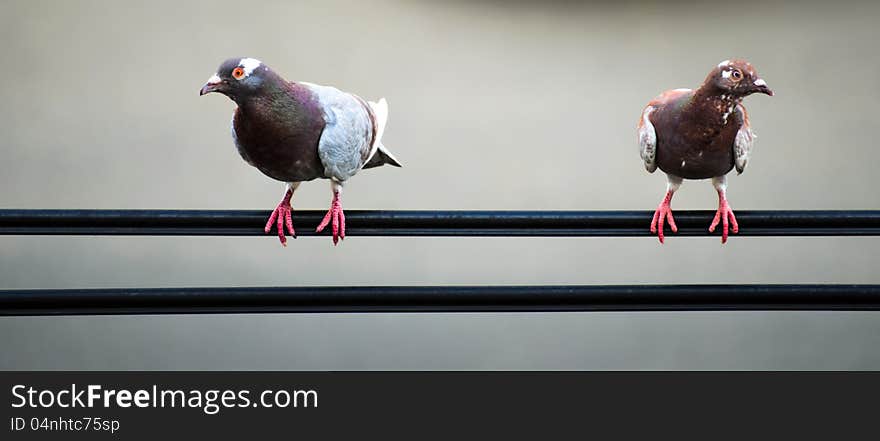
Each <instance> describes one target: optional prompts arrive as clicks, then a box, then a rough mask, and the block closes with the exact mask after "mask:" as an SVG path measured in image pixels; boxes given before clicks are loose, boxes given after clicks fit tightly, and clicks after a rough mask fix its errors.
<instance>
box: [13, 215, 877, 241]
mask: <svg viewBox="0 0 880 441" xmlns="http://www.w3.org/2000/svg"><path fill="white" fill-rule="evenodd" d="M652 214H653V212H650V211H379V210H351V211H347V212H346V224H347V235H350V236H650V235H651V233H650V231H648V226H649V224H650V221H651V216H652ZM714 214H715V213H714V212H713V211H678V212H676V213H675V220H676V223H677V224H678V228H679V231H678V233H671V232H670V233H667V235H669V236H674V235H678V236H706V235H710V233H709V232H708V231H707V229H708V226H709V223H710V222H711V220H712V218H713V216H714ZM268 216H269V212H268V211H201V210H0V234H5V235H153V236H160V235H161V236H265V235H266V233H264V232H263V226H264V225H265V223H266V220H267V218H268ZM323 216H324V212H322V211H313V210H307V211H295V212H294V227H295V228H296V231H297V234H298V235H302V236H312V235H315V234H316V233H315V232H314V229H315V226H317V224H318V223H319V221H320V220H321V218H322V217H323ZM736 216H737V220H738V221H739V226H740V232H739V235H741V236H877V235H880V210H858V211H824V210H823V211H745V210H744V211H737V212H736ZM328 230H329V229H328ZM667 231H668V227H667ZM325 234H329V233H325ZM714 234H715V235H718V234H720V227H719V228H718V229H717V230H716V232H715V233H714ZM273 235H274V233H273Z"/></svg>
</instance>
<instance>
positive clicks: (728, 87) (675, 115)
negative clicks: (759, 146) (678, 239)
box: [639, 60, 773, 243]
mask: <svg viewBox="0 0 880 441" xmlns="http://www.w3.org/2000/svg"><path fill="white" fill-rule="evenodd" d="M756 92H758V93H763V94H767V95H770V96H773V91H771V90H770V88H769V87H767V83H766V82H765V81H764V80H763V79H761V78H760V77H759V76H758V73H757V72H755V69H754V68H753V67H752V65H751V64H749V62H747V61H745V60H725V61H722V62H721V63H719V64H718V65H717V66H715V68H714V69H712V71H711V72H709V75H708V76H707V77H706V80H705V81H704V82H703V85H701V86H700V87H699V88H698V89H697V90H691V89H675V90H669V91H666V92H663V93H662V94H660V96H658V97H657V98H654V99H653V100H651V101H650V102H649V103H648V105H647V106H645V109H644V110H643V111H642V117H641V119H640V120H639V146H640V148H641V151H640V152H641V156H642V160H643V161H644V162H645V168H646V169H647V170H648V171H649V172H651V173H653V172H654V170H656V169H657V167H660V170H663V171H664V172H665V173H666V177H667V185H666V197H665V198H663V201H662V202H661V203H660V206H659V207H657V210H656V211H655V212H654V218H653V219H652V220H651V232H652V233H657V236H658V237H659V238H660V242H661V243H663V225H664V223H665V221H667V220H668V221H669V227H670V228H671V229H672V231H673V232H677V231H678V227H676V226H675V219H674V218H673V217H672V209H671V207H670V205H669V204H670V202H671V201H672V195H673V194H674V193H675V191H676V190H678V187H679V186H681V182H682V180H683V179H709V178H711V179H712V185H714V186H715V190H717V191H718V211H717V212H716V213H715V218H714V219H713V220H712V224H711V225H710V226H709V232H714V231H715V227H717V226H718V223H719V222H721V223H722V228H723V229H722V233H721V242H722V243H725V242H727V235H728V228H729V227H728V224H729V225H730V227H732V228H731V229H732V230H733V232H734V233H737V232H739V225H737V223H736V217H735V216H734V215H733V210H732V209H731V208H730V205H728V203H727V195H726V190H727V178H726V175H727V173H728V172H730V170H732V169H733V168H734V167H736V171H737V173H742V172H743V169H745V167H746V164H747V163H748V160H749V153H750V152H751V149H752V143H753V142H754V139H755V135H754V134H753V133H752V129H751V126H750V124H749V116H748V114H747V113H746V108H745V106H743V104H742V100H743V98H745V97H747V96H749V95H751V94H753V93H756Z"/></svg>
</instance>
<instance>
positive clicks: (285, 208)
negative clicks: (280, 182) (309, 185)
mask: <svg viewBox="0 0 880 441" xmlns="http://www.w3.org/2000/svg"><path fill="white" fill-rule="evenodd" d="M297 187H299V182H291V183H289V184H287V191H286V192H285V193H284V197H283V198H282V199H281V202H279V203H278V206H277V207H275V210H273V211H272V215H270V216H269V221H268V222H266V227H265V228H263V231H265V232H266V233H269V232H270V231H272V224H276V226H277V228H278V239H279V240H280V241H281V245H282V246H285V247H286V246H287V237H285V235H284V226H285V225H286V226H287V230H288V231H289V232H290V235H291V236H292V237H293V238H294V239H296V231H294V230H293V219H292V213H291V211H292V207H291V206H290V199H291V198H292V197H293V192H294V190H296V188H297Z"/></svg>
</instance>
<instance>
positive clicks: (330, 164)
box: [300, 83, 375, 182]
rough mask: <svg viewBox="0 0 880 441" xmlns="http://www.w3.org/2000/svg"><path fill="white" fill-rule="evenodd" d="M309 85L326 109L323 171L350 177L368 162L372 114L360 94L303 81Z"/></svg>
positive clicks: (320, 149) (320, 152)
mask: <svg viewBox="0 0 880 441" xmlns="http://www.w3.org/2000/svg"><path fill="white" fill-rule="evenodd" d="M300 84H302V85H304V86H306V87H308V88H309V89H310V90H311V91H312V93H314V95H315V97H316V98H317V100H318V103H319V104H320V106H321V109H322V111H323V113H324V122H325V125H324V131H323V132H322V133H321V139H320V140H319V141H318V157H320V159H321V163H322V164H323V165H324V174H325V176H326V177H327V178H332V179H334V180H336V181H339V182H344V181H347V180H348V179H349V178H351V177H352V176H354V175H355V173H357V172H358V170H360V169H361V168H362V167H363V165H364V164H365V163H366V161H367V159H368V158H369V157H370V154H371V153H372V143H373V140H374V137H373V135H374V127H375V126H374V123H373V116H372V115H371V111H370V110H369V107H368V106H367V105H366V103H364V101H363V100H361V99H360V98H358V97H356V96H354V95H352V94H349V93H346V92H343V91H341V90H339V89H336V88H335V87H329V86H320V85H317V84H311V83H300Z"/></svg>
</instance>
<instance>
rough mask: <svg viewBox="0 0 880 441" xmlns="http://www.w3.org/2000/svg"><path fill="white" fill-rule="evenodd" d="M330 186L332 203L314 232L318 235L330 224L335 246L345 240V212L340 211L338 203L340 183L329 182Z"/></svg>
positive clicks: (340, 190)
mask: <svg viewBox="0 0 880 441" xmlns="http://www.w3.org/2000/svg"><path fill="white" fill-rule="evenodd" d="M330 186H331V188H332V189H333V202H331V203H330V210H328V211H327V214H326V215H324V219H323V220H322V221H321V223H320V224H319V225H318V228H317V229H315V232H316V233H320V232H321V231H323V230H324V227H326V226H327V224H332V231H333V245H336V244H338V243H339V241H340V240H342V239H345V212H343V211H342V202H340V201H339V193H341V192H342V183H341V182H337V181H334V180H331V181H330Z"/></svg>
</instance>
